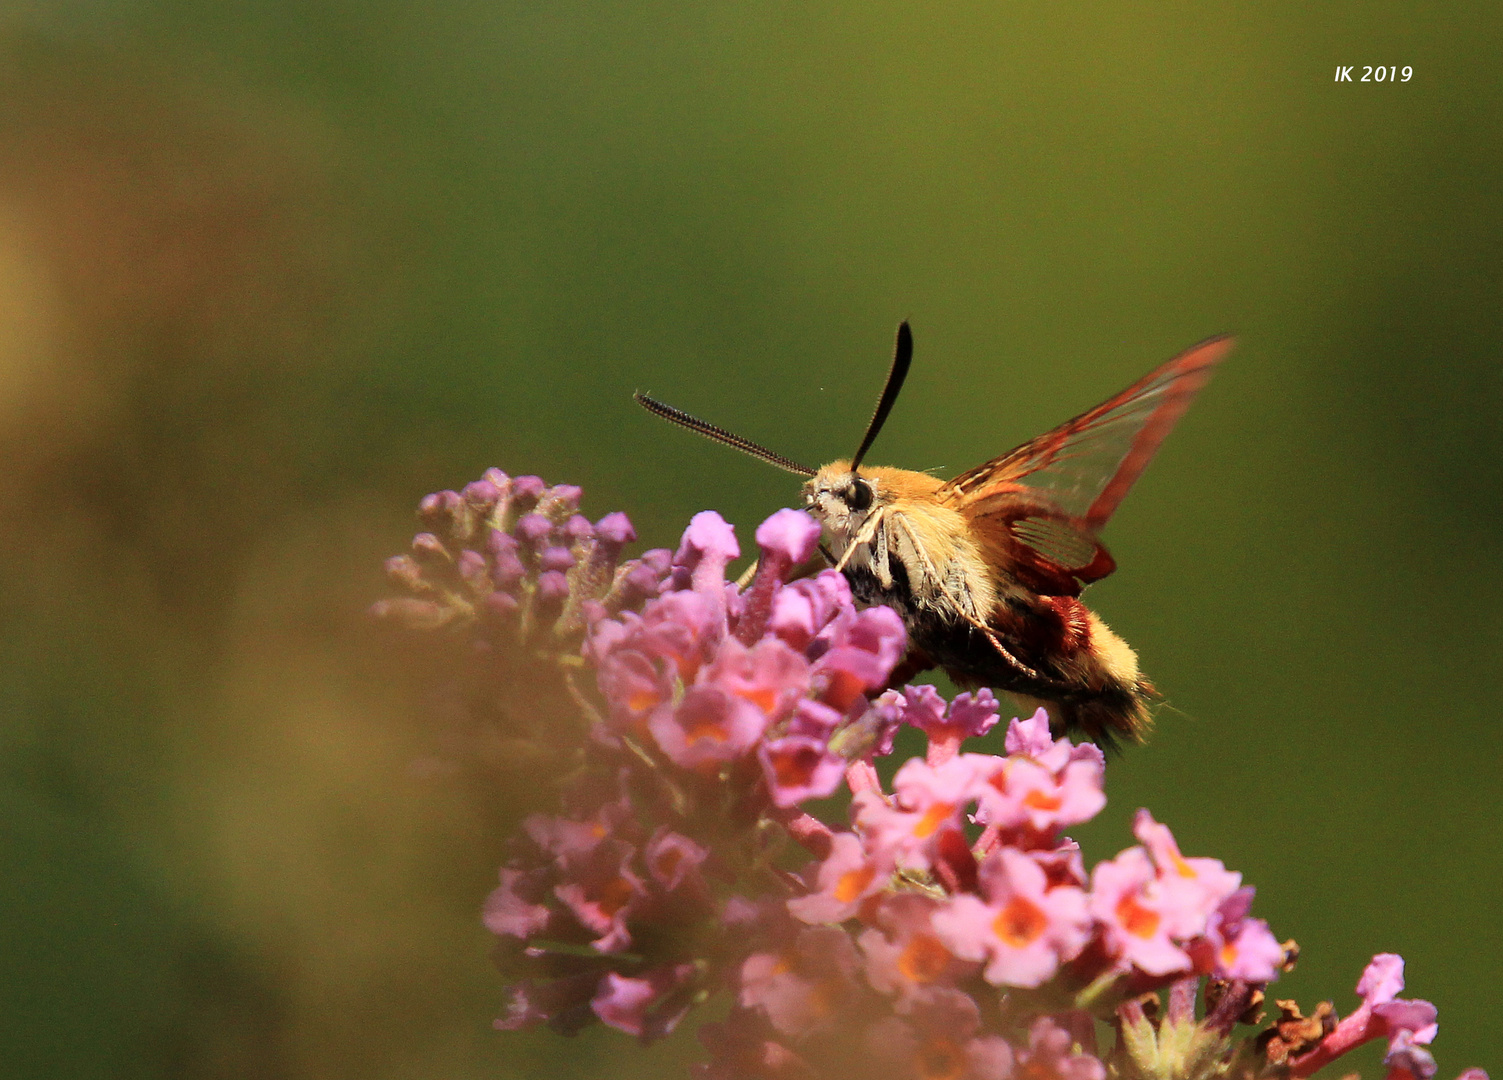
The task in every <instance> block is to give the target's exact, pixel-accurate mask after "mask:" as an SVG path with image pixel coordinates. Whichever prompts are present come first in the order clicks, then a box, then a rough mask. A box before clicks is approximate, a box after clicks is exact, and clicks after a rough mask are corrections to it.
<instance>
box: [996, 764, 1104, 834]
mask: <svg viewBox="0 0 1503 1080" xmlns="http://www.w3.org/2000/svg"><path fill="white" fill-rule="evenodd" d="M1105 805H1106V793H1105V792H1104V791H1103V790H1102V768H1101V766H1100V765H1098V764H1096V763H1095V762H1093V761H1085V760H1076V761H1067V762H1065V764H1064V766H1063V768H1062V769H1060V770H1059V771H1058V772H1056V771H1054V770H1051V769H1049V768H1046V767H1045V766H1044V765H1042V764H1040V763H1039V762H1038V760H1037V759H1034V758H1028V757H1021V756H1020V757H1009V758H1003V759H1001V760H1000V761H999V762H997V764H996V766H995V767H994V768H993V769H992V770H991V772H990V775H988V776H987V777H986V783H985V784H984V785H983V786H982V788H981V805H980V809H979V810H978V812H977V815H976V818H977V820H978V821H982V822H985V823H986V824H987V825H990V826H994V827H995V828H997V829H999V830H1001V831H1003V832H1004V833H1005V832H1006V831H1008V830H1024V831H1025V832H1026V833H1027V834H1031V835H1032V836H1036V837H1041V838H1043V839H1045V840H1046V841H1047V840H1050V839H1052V838H1053V837H1054V836H1056V835H1058V833H1059V830H1061V829H1064V828H1067V827H1069V826H1071V825H1078V824H1080V823H1081V822H1083V821H1090V820H1091V819H1092V818H1093V817H1095V816H1096V815H1097V814H1099V813H1100V812H1101V808H1102V807H1103V806H1105ZM1030 846H1032V845H1030Z"/></svg>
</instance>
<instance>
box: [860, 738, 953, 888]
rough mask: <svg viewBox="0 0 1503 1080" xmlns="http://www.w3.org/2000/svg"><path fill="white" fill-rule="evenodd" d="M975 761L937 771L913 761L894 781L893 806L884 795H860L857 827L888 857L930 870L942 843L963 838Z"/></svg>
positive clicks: (916, 867) (940, 768)
mask: <svg viewBox="0 0 1503 1080" xmlns="http://www.w3.org/2000/svg"><path fill="white" fill-rule="evenodd" d="M977 756H978V755H973V754H962V755H961V756H959V757H956V758H951V759H950V760H949V761H947V762H945V763H944V764H942V765H939V766H931V765H929V764H928V763H926V762H924V761H920V760H918V759H917V758H914V759H911V760H909V761H908V762H906V763H905V764H904V765H903V767H902V768H900V769H899V770H898V774H897V776H895V777H894V778H893V787H894V789H895V795H894V798H893V801H892V802H891V803H889V802H888V800H887V799H885V798H884V797H883V796H882V794H881V793H880V792H873V791H861V792H858V793H857V794H856V796H855V799H854V801H853V803H852V808H853V811H854V814H855V819H856V824H857V826H858V828H859V829H860V830H861V831H862V832H863V834H865V835H867V836H869V838H870V843H871V845H872V847H873V848H874V849H875V850H878V851H881V852H883V853H884V857H891V858H893V859H894V860H895V861H896V862H897V863H898V865H900V866H906V867H911V868H913V869H917V870H927V869H929V868H930V867H932V866H933V865H934V862H935V859H936V856H937V853H938V845H939V843H940V842H941V840H942V838H943V837H944V836H945V835H946V834H947V833H954V834H959V832H960V828H961V821H962V812H963V810H964V809H965V807H966V805H967V804H968V803H970V802H971V800H972V799H973V798H975V780H976V769H977V760H976V758H977Z"/></svg>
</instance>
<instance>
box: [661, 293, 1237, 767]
mask: <svg viewBox="0 0 1503 1080" xmlns="http://www.w3.org/2000/svg"><path fill="white" fill-rule="evenodd" d="M1231 345H1232V341H1231V339H1230V338H1227V337H1218V338H1211V339H1209V340H1208V341H1204V342H1202V343H1201V344H1199V345H1197V346H1195V347H1193V348H1191V349H1188V350H1186V351H1185V352H1183V353H1181V354H1180V355H1179V356H1176V357H1175V358H1174V359H1172V360H1170V361H1169V362H1167V363H1165V364H1162V365H1160V366H1159V367H1157V368H1155V369H1154V370H1153V371H1150V372H1149V373H1148V374H1147V375H1145V376H1143V378H1141V379H1139V380H1138V381H1137V382H1135V383H1133V384H1132V385H1131V386H1129V387H1128V388H1127V389H1126V390H1123V391H1122V392H1121V393H1119V394H1117V395H1116V396H1114V397H1112V398H1109V399H1108V400H1106V401H1104V402H1103V403H1101V404H1100V405H1098V406H1096V407H1095V408H1094V409H1090V410H1087V411H1086V412H1083V413H1081V414H1080V415H1079V416H1076V417H1075V418H1073V419H1071V420H1067V421H1065V423H1063V424H1061V425H1060V426H1059V427H1057V428H1054V429H1053V430H1052V431H1048V432H1046V433H1044V434H1043V435H1040V436H1038V437H1037V438H1034V439H1030V440H1029V441H1028V442H1025V443H1023V444H1022V445H1021V446H1018V447H1016V448H1015V449H1013V450H1010V451H1008V452H1007V453H1006V454H1003V455H1002V456H1001V457H997V458H993V459H992V460H990V461H987V462H984V463H982V464H981V465H978V466H976V467H975V468H974V469H968V470H967V471H965V472H963V473H961V474H960V475H959V476H957V477H955V478H954V479H952V480H948V481H941V480H939V479H936V478H935V477H932V476H930V475H928V474H927V473H921V472H911V471H909V470H906V469H894V468H887V467H877V466H865V467H863V466H862V464H861V461H862V459H863V458H864V457H865V455H866V451H867V450H868V449H870V448H871V444H872V441H873V440H874V439H875V438H876V436H877V433H878V432H879V431H880V430H881V428H882V424H883V423H884V422H885V421H886V419H887V415H888V413H889V412H890V411H891V410H892V406H893V403H894V402H895V401H896V399H897V395H898V391H899V390H900V389H901V388H902V385H903V380H904V378H905V377H906V376H907V374H908V367H909V364H910V362H911V360H912V356H913V336H912V334H911V333H910V332H909V330H908V324H907V323H904V324H902V325H901V326H900V327H899V328H898V343H897V350H896V354H895V356H894V358H893V364H892V369H891V370H890V371H889V373H888V376H887V383H886V385H885V386H884V387H883V390H882V395H881V397H880V398H879V399H878V401H877V408H876V411H875V413H874V414H873V416H872V419H871V422H870V423H869V424H868V425H867V429H866V434H865V436H864V437H863V439H862V441H861V445H860V447H859V448H858V449H857V450H856V453H855V454H854V455H852V457H851V458H850V460H841V461H835V462H831V463H830V464H829V465H826V466H825V467H824V468H822V469H810V468H807V467H805V466H803V465H800V464H798V463H797V462H794V461H791V460H790V459H788V458H785V457H782V456H780V455H778V454H775V453H773V452H772V451H770V450H767V449H765V448H764V447H761V446H758V445H757V444H756V443H753V442H750V441H749V440H746V439H743V438H741V437H740V436H737V435H732V434H731V433H730V432H728V431H724V430H722V429H720V428H717V427H714V426H713V425H710V424H706V423H705V422H704V421H702V420H697V419H695V418H694V417H692V416H689V415H688V414H687V413H683V412H680V411H679V410H677V409H674V408H672V407H671V406H668V405H664V404H663V403H662V402H659V401H654V400H653V399H652V398H649V397H645V396H644V395H641V394H638V395H637V400H638V401H639V402H640V403H641V404H642V405H643V406H644V407H645V408H647V409H648V410H649V411H651V412H653V413H654V414H656V415H658V416H661V417H663V418H665V419H667V420H671V421H672V422H674V423H676V424H680V425H682V426H684V427H687V428H690V429H691V430H693V431H696V432H698V433H699V434H701V435H705V436H707V437H708V438H711V439H714V440H716V441H717V442H722V443H725V444H727V445H729V446H732V447H735V448H736V449H738V450H741V451H743V452H745V453H748V454H751V455H752V456H754V457H757V458H759V459H761V460H762V461H765V462H768V463H769V464H772V465H776V466H777V467H778V468H781V469H785V470H787V471H788V472H792V473H797V474H798V475H800V476H803V477H805V478H806V482H805V484H804V488H803V496H804V505H805V507H806V508H807V509H808V511H809V512H810V513H811V514H813V515H814V517H815V518H817V519H818V520H819V522H820V524H821V526H822V527H823V532H824V540H825V544H824V547H823V550H824V551H825V554H826V556H827V557H828V558H829V560H830V562H831V564H832V565H833V566H834V567H836V568H837V569H838V570H840V571H841V572H842V573H843V574H844V575H845V577H846V580H847V581H849V582H850V585H851V591H852V593H853V594H854V595H855V596H856V598H857V599H858V600H860V601H862V602H863V603H865V604H885V605H887V606H889V607H891V608H892V609H893V610H894V611H896V612H897V613H898V614H899V615H900V616H901V617H902V619H903V621H904V623H905V625H906V626H907V628H908V636H909V657H908V662H907V663H906V664H905V665H904V670H905V674H906V675H913V674H917V673H918V672H920V671H923V670H925V669H926V668H930V667H936V666H937V667H940V668H943V669H944V670H945V672H946V673H947V674H949V675H950V676H951V677H952V678H953V679H954V680H955V681H956V682H958V683H960V684H961V685H964V686H970V687H976V686H990V687H994V688H996V689H998V690H1003V691H1006V692H1009V693H1012V694H1014V695H1016V696H1018V697H1022V698H1027V699H1032V700H1036V701H1039V702H1041V703H1044V704H1046V705H1048V707H1049V710H1050V713H1051V714H1052V716H1053V719H1054V720H1055V721H1056V722H1057V724H1058V726H1060V727H1062V728H1064V729H1066V730H1070V729H1079V730H1081V731H1083V732H1084V733H1085V734H1086V735H1088V736H1090V737H1091V738H1093V739H1095V740H1097V741H1098V742H1102V743H1106V744H1110V743H1111V742H1112V741H1113V740H1114V739H1117V738H1123V739H1128V740H1132V741H1139V740H1141V739H1142V737H1143V735H1144V734H1145V733H1146V732H1147V729H1148V726H1149V723H1150V716H1149V711H1148V704H1149V702H1150V701H1151V700H1152V699H1153V698H1154V697H1155V692H1154V688H1153V685H1152V684H1151V683H1150V682H1149V681H1148V680H1147V679H1146V678H1145V677H1144V676H1143V674H1142V673H1141V672H1140V671H1139V670H1138V658H1137V654H1136V653H1134V652H1133V650H1132V649H1131V648H1130V647H1129V646H1128V645H1127V643H1126V642H1125V641H1123V640H1122V639H1121V638H1120V637H1118V636H1117V635H1116V634H1114V633H1113V632H1112V631H1111V630H1110V629H1109V628H1108V627H1107V625H1106V623H1104V622H1102V620H1101V618H1100V617H1099V616H1098V615H1096V613H1095V612H1093V611H1091V610H1090V608H1088V607H1086V605H1085V604H1084V603H1083V602H1082V601H1081V599H1080V595H1081V592H1082V591H1083V590H1084V589H1085V587H1086V585H1088V584H1090V583H1091V582H1093V581H1099V580H1100V579H1101V578H1104V577H1106V576H1107V575H1108V574H1110V573H1111V572H1112V571H1113V570H1115V569H1116V563H1115V562H1114V561H1113V560H1112V557H1111V554H1110V553H1109V552H1108V551H1107V550H1106V547H1105V546H1104V545H1103V544H1102V543H1101V541H1100V539H1099V533H1100V530H1101V528H1102V527H1103V526H1104V525H1105V524H1106V522H1107V520H1108V519H1109V518H1110V517H1111V515H1112V513H1113V512H1114V511H1115V510H1116V508H1117V506H1118V504H1120V503H1121V501H1122V499H1123V497H1124V496H1125V495H1126V494H1127V491H1128V489H1129V488H1130V487H1131V486H1132V485H1133V483H1134V482H1135V481H1136V480H1137V478H1138V477H1139V476H1140V475H1141V474H1142V472H1143V470H1144V469H1145V468H1147V466H1148V462H1149V461H1150V460H1151V459H1152V458H1153V455H1154V454H1155V453H1156V452H1157V450H1158V448H1159V445H1160V444H1161V443H1162V442H1163V440H1164V437H1165V436H1166V435H1168V433H1169V431H1170V429H1171V428H1172V427H1173V426H1174V424H1175V423H1176V422H1177V421H1178V420H1179V418H1180V416H1182V415H1183V414H1184V411H1185V410H1186V409H1187V408H1188V407H1189V405H1190V401H1191V399H1192V398H1193V397H1194V396H1195V394H1196V392H1197V391H1198V390H1199V389H1200V388H1201V386H1203V385H1204V384H1205V381H1206V380H1207V379H1208V378H1209V377H1210V373H1211V369H1212V368H1213V367H1214V366H1215V365H1216V364H1217V363H1218V362H1220V360H1221V359H1222V358H1223V357H1224V356H1225V355H1226V353H1227V352H1228V350H1230V348H1231Z"/></svg>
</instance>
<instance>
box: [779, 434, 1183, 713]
mask: <svg viewBox="0 0 1503 1080" xmlns="http://www.w3.org/2000/svg"><path fill="white" fill-rule="evenodd" d="M944 488H945V485H944V484H943V482H942V481H940V480H938V479H936V478H935V477H932V476H929V475H928V474H927V473H920V472H911V471H909V470H906V469H894V468H886V467H880V466H869V467H866V468H863V469H861V470H860V471H859V472H857V471H854V470H852V469H851V467H850V462H848V461H836V462H833V463H831V464H829V465H826V466H825V467H824V468H822V469H820V470H819V471H818V472H817V473H816V474H815V475H814V477H813V478H811V479H810V480H809V481H808V482H807V483H806V484H805V485H804V505H805V507H806V508H807V509H808V510H809V512H810V513H811V514H813V515H814V517H815V518H816V519H818V520H819V521H820V523H821V524H822V525H823V526H824V533H825V539H826V548H827V551H828V553H829V555H830V557H831V558H833V559H834V561H835V564H836V565H838V566H840V567H841V570H842V572H843V573H844V574H845V577H846V580H847V581H848V582H849V583H850V586H851V592H852V593H853V594H854V595H855V597H856V598H857V599H858V600H860V601H862V602H863V603H865V604H885V605H886V606H888V607H891V608H892V609H893V610H894V611H896V612H897V613H898V614H899V615H900V616H902V618H903V621H904V623H905V624H906V625H907V627H908V633H909V643H910V649H911V650H912V651H911V654H910V657H911V662H910V665H909V666H910V667H916V668H918V669H919V670H922V668H924V667H940V668H943V669H944V670H945V672H946V673H947V674H948V675H949V676H950V677H951V678H952V679H954V680H955V681H956V682H957V683H958V684H960V685H962V686H966V687H970V688H975V687H978V686H989V687H993V688H994V689H998V690H1002V691H1006V692H1008V693H1011V694H1013V695H1015V696H1017V697H1021V698H1026V699H1030V700H1035V701H1038V702H1039V703H1041V704H1044V705H1046V706H1047V707H1048V708H1049V709H1050V711H1051V713H1052V715H1053V716H1054V718H1055V719H1056V721H1057V723H1058V724H1059V726H1061V727H1063V728H1066V729H1078V730H1083V731H1085V732H1086V733H1087V734H1088V735H1090V736H1091V737H1093V738H1097V739H1110V738H1111V737H1112V736H1114V735H1118V736H1126V737H1128V738H1134V739H1136V738H1140V737H1141V736H1142V735H1143V734H1144V733H1145V732H1146V731H1147V728H1148V725H1149V714H1148V702H1149V701H1150V700H1151V698H1152V696H1153V693H1154V691H1153V687H1152V685H1151V684H1150V683H1149V682H1148V681H1147V680H1146V679H1145V678H1143V676H1142V675H1141V674H1140V673H1139V671H1138V661H1137V655H1136V654H1135V653H1134V652H1133V650H1132V649H1131V647H1129V646H1128V644H1127V643H1126V642H1125V641H1123V640H1122V639H1121V638H1120V637H1118V636H1117V635H1116V634H1114V633H1112V631H1111V630H1110V629H1109V628H1108V627H1107V625H1106V623H1105V622H1103V621H1102V620H1101V618H1100V617H1099V616H1098V615H1097V614H1096V613H1095V612H1093V611H1091V610H1090V609H1089V608H1088V607H1086V605H1085V604H1084V603H1082V602H1081V601H1080V600H1079V599H1077V598H1076V597H1075V596H1072V595H1061V596H1048V595H1041V594H1039V593H1037V592H1035V591H1034V590H1033V589H1031V588H1029V587H1028V586H1027V585H1026V584H1024V583H1023V582H1022V581H1020V580H1018V578H1017V577H1015V576H1014V575H1013V574H1011V573H1009V567H1010V565H1012V563H1013V562H1014V561H1015V556H1013V555H1012V553H1011V552H1008V551H1007V550H1006V549H1007V547H1008V546H1009V545H1008V544H1007V542H1006V541H1005V540H1001V541H1000V542H993V543H991V544H988V543H986V542H985V538H986V535H987V530H986V528H985V524H984V521H983V522H978V521H977V520H975V519H974V518H972V517H970V516H968V515H967V514H966V513H964V512H963V511H962V510H959V509H957V508H955V507H954V506H951V505H947V503H946V501H945V500H944V497H943V493H944ZM998 549H1002V550H998ZM999 644H1000V645H1001V646H1002V647H1001V648H1000V649H999V648H998V645H999Z"/></svg>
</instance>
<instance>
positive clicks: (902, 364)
mask: <svg viewBox="0 0 1503 1080" xmlns="http://www.w3.org/2000/svg"><path fill="white" fill-rule="evenodd" d="M911 363H913V331H911V330H909V329H908V323H907V321H906V320H905V321H903V322H902V323H900V324H899V325H898V344H897V348H896V349H895V350H894V351H893V356H892V368H891V370H889V371H888V372H887V385H886V386H884V387H882V396H881V397H879V398H878V399H877V411H876V412H874V413H872V422H871V423H870V424H867V425H866V435H865V436H864V437H863V438H862V439H861V446H860V448H859V449H858V450H857V451H856V456H855V457H853V458H851V472H855V471H856V469H857V468H858V467H859V466H860V465H861V459H862V458H864V457H866V452H867V451H868V450H870V449H871V446H872V443H874V442H875V441H876V439H877V433H878V432H879V431H881V430H882V425H883V424H884V423H885V422H886V421H887V414H888V413H890V412H892V405H893V402H895V401H897V400H898V391H900V390H902V389H903V380H904V379H906V378H908V365H909V364H911Z"/></svg>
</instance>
